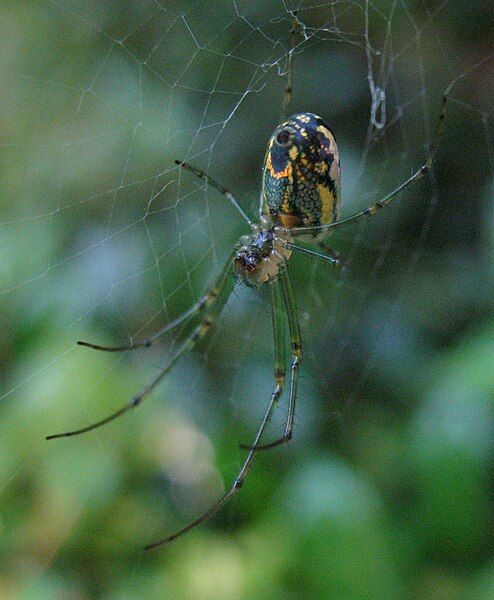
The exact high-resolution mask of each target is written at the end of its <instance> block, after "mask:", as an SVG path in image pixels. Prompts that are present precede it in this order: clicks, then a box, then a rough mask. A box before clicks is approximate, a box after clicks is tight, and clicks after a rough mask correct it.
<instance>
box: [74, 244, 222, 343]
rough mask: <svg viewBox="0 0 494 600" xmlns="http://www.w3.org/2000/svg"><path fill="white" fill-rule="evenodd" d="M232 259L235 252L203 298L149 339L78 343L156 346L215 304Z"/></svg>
mask: <svg viewBox="0 0 494 600" xmlns="http://www.w3.org/2000/svg"><path fill="white" fill-rule="evenodd" d="M232 259H233V253H232V254H230V256H229V257H228V260H227V261H226V263H225V265H224V267H223V269H222V270H221V273H220V275H219V276H218V278H217V279H216V281H215V282H214V284H213V286H212V287H211V288H210V289H209V290H208V291H207V292H206V294H204V296H202V298H200V299H199V300H198V301H197V302H195V303H194V304H193V305H192V306H191V307H190V308H189V309H187V310H186V311H185V312H183V313H182V314H181V315H179V316H178V317H177V318H176V319H174V320H173V321H170V323H167V324H166V325H165V326H164V327H163V328H162V329H160V330H159V331H157V332H156V333H153V335H151V336H150V337H148V338H147V339H145V340H139V341H137V342H133V343H132V344H130V345H128V346H100V345H98V344H92V343H90V342H81V341H79V342H77V343H78V344H79V346H85V347H86V348H91V349H92V350H101V351H102V352H125V351H126V350H137V349H140V348H150V347H151V346H154V345H155V344H156V343H157V341H158V340H159V339H160V338H161V337H163V336H164V335H165V334H166V333H168V332H169V331H172V329H175V327H177V326H178V325H180V324H181V323H183V322H184V321H186V320H187V319H189V318H192V317H194V316H195V315H198V314H200V313H201V312H204V311H205V310H207V309H209V308H210V307H212V306H213V304H214V303H215V302H216V299H217V298H218V295H219V294H220V292H221V290H222V288H223V286H224V285H225V279H226V278H227V277H228V276H231V270H230V267H231V263H232Z"/></svg>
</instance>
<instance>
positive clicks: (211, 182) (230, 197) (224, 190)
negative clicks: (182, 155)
mask: <svg viewBox="0 0 494 600" xmlns="http://www.w3.org/2000/svg"><path fill="white" fill-rule="evenodd" d="M175 164H176V165H178V166H179V167H182V168H184V169H187V171H190V172H191V173H194V175H196V177H199V179H203V180H204V181H206V182H207V183H209V185H210V186H212V187H214V188H215V189H217V190H218V192H220V194H223V196H226V198H227V199H228V200H230V202H231V203H232V204H233V206H234V207H235V208H236V209H237V210H238V212H239V213H240V214H241V215H242V217H243V218H244V219H245V220H246V221H247V223H248V224H249V225H252V224H253V223H254V221H253V220H252V219H251V218H250V217H249V216H248V215H247V213H246V212H245V211H244V209H243V208H242V207H241V206H240V204H239V203H238V200H237V198H236V197H235V196H234V195H233V194H232V192H230V190H228V189H227V188H226V187H224V186H223V185H221V183H218V182H217V181H215V180H214V179H212V178H211V177H210V176H209V175H208V174H207V173H205V172H204V171H202V170H201V169H197V168H196V167H193V166H192V165H189V163H186V162H183V161H182V160H176V161H175Z"/></svg>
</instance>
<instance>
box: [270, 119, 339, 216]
mask: <svg viewBox="0 0 494 600" xmlns="http://www.w3.org/2000/svg"><path fill="white" fill-rule="evenodd" d="M262 204H263V210H264V211H265V212H267V213H268V214H269V215H270V217H271V218H272V219H273V221H274V223H275V224H277V225H282V226H283V227H288V228H291V227H296V226H298V225H325V224H327V223H332V222H333V221H335V220H336V219H337V218H338V217H339V211H340V205H341V191H340V158H339V153H338V146H337V145H336V141H335V138H334V135H333V134H332V133H331V131H330V129H329V126H328V125H327V124H326V122H325V121H323V119H321V117H318V116H317V115H314V114H312V113H300V114H296V115H293V116H292V117H290V118H289V119H288V120H287V121H285V122H284V123H282V124H281V125H280V126H279V127H277V128H276V129H275V130H274V132H273V134H272V136H271V138H270V140H269V143H268V149H267V152H266V157H265V159H264V170H263V187H262Z"/></svg>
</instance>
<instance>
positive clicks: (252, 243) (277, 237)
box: [233, 217, 292, 288]
mask: <svg viewBox="0 0 494 600" xmlns="http://www.w3.org/2000/svg"><path fill="white" fill-rule="evenodd" d="M251 227H252V234H251V235H244V236H242V237H241V238H240V240H239V241H238V244H237V250H236V252H235V256H234V259H233V262H234V265H235V278H236V279H237V281H239V282H240V283H243V284H244V285H246V286H248V287H252V288H257V287H260V286H261V285H262V284H263V283H266V282H267V281H274V280H275V279H276V278H277V277H278V273H279V271H280V267H281V266H282V265H283V264H284V263H285V262H286V261H287V260H288V259H289V258H290V255H291V253H292V252H291V250H290V249H289V248H288V247H287V243H289V234H288V232H287V231H286V230H283V229H280V228H279V227H273V226H272V224H271V223H270V222H269V220H268V219H267V218H266V217H262V218H261V225H257V224H255V223H254V224H252V225H251Z"/></svg>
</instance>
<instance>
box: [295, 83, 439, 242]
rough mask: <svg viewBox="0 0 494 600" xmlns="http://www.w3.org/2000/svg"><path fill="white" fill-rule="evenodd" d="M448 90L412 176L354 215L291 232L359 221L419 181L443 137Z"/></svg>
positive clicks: (374, 212) (330, 227) (297, 232)
mask: <svg viewBox="0 0 494 600" xmlns="http://www.w3.org/2000/svg"><path fill="white" fill-rule="evenodd" d="M448 92H449V90H448V91H447V92H446V93H445V94H443V97H442V101H441V106H440V109H439V116H438V119H437V123H436V129H435V132H434V137H433V139H432V144H431V147H430V149H429V154H428V156H427V160H426V161H425V163H424V164H423V165H422V166H421V167H420V168H419V169H418V170H417V171H415V173H414V174H413V175H412V176H411V177H409V178H408V179H407V180H406V181H404V182H403V183H402V184H401V185H399V186H398V187H397V188H395V189H394V190H393V191H392V192H390V193H389V194H386V196H384V197H383V198H381V199H380V200H378V201H377V202H375V203H374V204H371V206H368V207H367V208H364V209H363V210H361V211H359V212H357V213H355V214H354V215H351V216H350V217H347V218H346V219H342V220H341V221H336V222H334V223H328V224H326V225H315V226H312V227H293V228H291V229H290V234H291V235H292V236H297V235H305V234H307V233H312V234H313V233H317V232H318V231H321V232H323V231H328V230H329V229H334V228H336V227H341V226H342V225H348V224H349V223H355V222H357V221H360V220H361V219H364V218H365V217H372V216H373V215H375V214H376V213H377V212H378V211H379V210H381V209H382V208H384V207H385V206H387V205H388V204H389V203H390V202H391V200H393V198H395V197H396V196H397V195H398V194H399V193H400V192H401V191H403V190H405V189H407V188H408V187H409V186H410V185H411V184H412V183H414V182H415V181H418V180H419V179H421V178H422V177H424V175H426V174H427V173H428V172H429V170H430V168H431V165H432V161H433V160H434V156H435V154H436V152H437V148H438V144H439V139H440V137H441V133H442V130H443V128H444V118H445V116H446V102H447V98H448Z"/></svg>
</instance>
